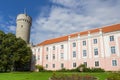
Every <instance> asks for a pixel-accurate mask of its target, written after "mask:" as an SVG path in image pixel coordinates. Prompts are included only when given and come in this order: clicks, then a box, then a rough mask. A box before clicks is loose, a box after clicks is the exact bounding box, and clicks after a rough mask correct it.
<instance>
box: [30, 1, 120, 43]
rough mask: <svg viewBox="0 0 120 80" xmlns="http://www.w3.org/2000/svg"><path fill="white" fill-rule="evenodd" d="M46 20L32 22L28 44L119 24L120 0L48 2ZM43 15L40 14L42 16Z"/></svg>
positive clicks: (41, 17) (41, 18) (37, 19)
mask: <svg viewBox="0 0 120 80" xmlns="http://www.w3.org/2000/svg"><path fill="white" fill-rule="evenodd" d="M51 2H52V3H54V4H53V6H52V7H51V11H50V12H49V13H48V15H49V16H48V17H44V16H41V13H40V16H38V17H37V18H36V20H35V21H34V22H33V28H32V35H31V41H32V42H34V43H35V44H36V43H40V42H41V41H43V40H46V39H49V38H54V37H58V36H61V35H63V34H64V35H66V34H70V33H74V32H79V31H82V30H86V29H91V28H96V27H101V26H105V25H111V24H116V23H119V22H120V16H119V14H120V10H119V9H120V5H119V4H120V0H51ZM43 12H44V11H43ZM42 14H43V13H42Z"/></svg>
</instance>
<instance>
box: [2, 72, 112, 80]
mask: <svg viewBox="0 0 120 80" xmlns="http://www.w3.org/2000/svg"><path fill="white" fill-rule="evenodd" d="M54 73H56V74H57V75H59V74H68V75H72V74H79V75H92V76H95V77H98V78H99V80H105V79H106V78H107V77H108V76H109V75H112V73H109V72H103V73H75V72H54ZM52 74H53V72H11V73H0V80H48V78H49V77H50V76H52Z"/></svg>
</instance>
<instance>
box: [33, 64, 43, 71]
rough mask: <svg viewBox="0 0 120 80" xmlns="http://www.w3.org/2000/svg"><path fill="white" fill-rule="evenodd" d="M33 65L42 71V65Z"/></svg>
mask: <svg viewBox="0 0 120 80" xmlns="http://www.w3.org/2000/svg"><path fill="white" fill-rule="evenodd" d="M35 67H36V69H38V71H39V72H41V71H44V67H43V66H42V65H36V66H35Z"/></svg>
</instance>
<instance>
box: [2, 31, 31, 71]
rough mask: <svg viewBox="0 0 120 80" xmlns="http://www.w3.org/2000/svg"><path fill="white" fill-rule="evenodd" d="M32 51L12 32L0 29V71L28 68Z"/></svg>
mask: <svg viewBox="0 0 120 80" xmlns="http://www.w3.org/2000/svg"><path fill="white" fill-rule="evenodd" d="M31 56H32V51H31V49H30V47H28V46H27V43H26V42H25V41H24V40H22V39H21V38H16V37H15V35H14V34H12V33H8V34H5V33H4V32H3V31H0V71H1V72H7V71H13V70H15V71H21V70H29V69H30V61H31Z"/></svg>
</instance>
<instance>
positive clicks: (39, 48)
mask: <svg viewBox="0 0 120 80" xmlns="http://www.w3.org/2000/svg"><path fill="white" fill-rule="evenodd" d="M32 51H33V61H35V65H43V66H44V68H45V69H47V70H59V69H62V68H66V69H73V68H76V67H77V66H79V65H80V64H85V65H86V66H87V67H96V68H99V67H100V68H103V69H105V70H106V71H118V70H120V24H116V25H112V26H107V27H101V28H97V29H92V30H87V31H83V32H77V33H75V34H70V35H67V36H61V37H58V38H54V39H50V40H45V41H44V42H42V43H40V44H38V45H36V46H35V47H33V48H32ZM33 69H34V67H33Z"/></svg>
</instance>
